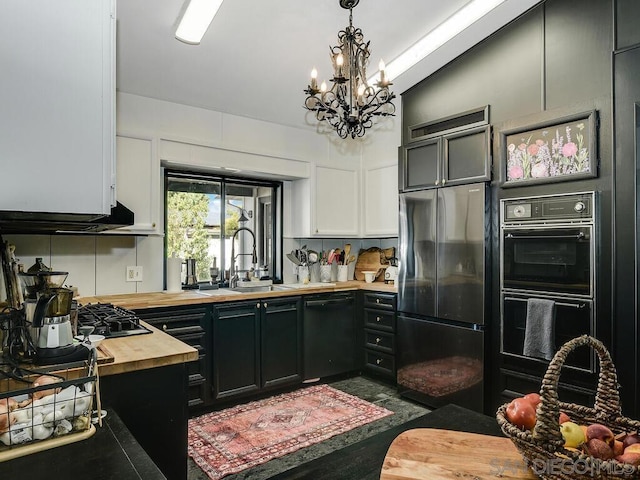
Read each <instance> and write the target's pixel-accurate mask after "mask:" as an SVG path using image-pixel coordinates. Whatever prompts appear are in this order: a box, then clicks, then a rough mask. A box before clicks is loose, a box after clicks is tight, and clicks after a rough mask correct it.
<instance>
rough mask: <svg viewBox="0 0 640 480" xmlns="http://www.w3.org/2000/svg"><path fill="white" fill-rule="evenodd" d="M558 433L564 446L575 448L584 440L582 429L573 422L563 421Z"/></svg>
mask: <svg viewBox="0 0 640 480" xmlns="http://www.w3.org/2000/svg"><path fill="white" fill-rule="evenodd" d="M560 433H562V437H563V438H564V446H565V447H572V448H575V447H577V446H579V445H582V444H583V443H584V442H585V441H586V438H585V435H584V430H583V429H582V428H581V427H580V425H578V424H577V423H575V422H564V423H563V424H562V425H560Z"/></svg>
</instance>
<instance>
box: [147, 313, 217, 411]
mask: <svg viewBox="0 0 640 480" xmlns="http://www.w3.org/2000/svg"><path fill="white" fill-rule="evenodd" d="M210 312H211V307H208V306H203V305H187V306H181V307H162V308H150V309H144V310H137V311H136V314H137V315H138V317H140V319H142V320H144V321H145V322H147V323H149V324H151V325H153V326H154V327H156V328H158V329H160V330H162V331H163V332H165V333H168V334H169V335H171V336H173V337H175V338H177V339H178V340H181V341H183V342H184V343H186V344H187V345H190V346H192V347H193V348H195V349H196V350H198V360H197V361H196V362H190V363H188V364H187V379H188V387H187V388H188V400H187V402H188V406H189V408H191V409H194V408H196V407H201V406H204V405H207V404H209V403H211V399H210V390H211V389H210V388H209V386H210V383H211V382H210V380H209V378H210V370H209V364H210V360H209V357H210V354H209V352H208V350H209V349H208V348H207V345H208V344H209V342H210V340H209V336H210V328H209V325H210V323H211V321H210V318H211V313H210Z"/></svg>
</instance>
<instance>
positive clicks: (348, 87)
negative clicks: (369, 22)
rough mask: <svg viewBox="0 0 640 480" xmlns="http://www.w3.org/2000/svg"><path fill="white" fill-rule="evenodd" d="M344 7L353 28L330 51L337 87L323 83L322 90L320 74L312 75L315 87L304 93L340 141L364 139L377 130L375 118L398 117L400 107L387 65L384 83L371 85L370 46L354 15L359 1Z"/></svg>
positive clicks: (350, 0) (308, 106) (344, 1)
mask: <svg viewBox="0 0 640 480" xmlns="http://www.w3.org/2000/svg"><path fill="white" fill-rule="evenodd" d="M339 1H340V6H341V7H342V8H345V9H347V8H348V9H349V26H348V27H347V28H345V29H344V30H341V31H340V32H338V42H339V44H338V45H336V46H335V47H330V52H331V53H330V55H331V62H332V63H333V71H334V74H333V78H332V79H331V82H333V85H332V86H331V89H329V90H328V89H327V84H326V83H325V82H322V85H321V86H320V88H319V89H318V81H317V77H318V72H317V71H316V69H315V68H314V69H313V70H312V71H311V84H310V85H309V86H308V87H307V89H306V90H304V92H305V93H306V94H307V98H306V100H305V102H304V106H305V108H306V109H307V110H310V111H312V112H315V114H316V118H317V119H318V121H320V122H321V121H323V120H324V121H326V122H327V123H328V124H329V125H331V127H332V128H334V129H335V131H336V133H337V134H338V135H339V136H340V138H347V136H351V138H356V137H362V136H363V135H364V134H365V130H366V129H367V128H370V127H371V126H373V120H374V117H376V116H378V117H384V116H389V115H394V114H395V111H396V107H395V106H394V104H393V103H391V100H393V99H394V98H395V95H394V94H393V93H392V92H390V91H389V86H390V85H392V83H391V82H389V81H388V80H387V79H386V78H385V74H384V63H383V62H382V60H381V61H380V64H379V69H380V80H379V81H378V82H376V85H375V86H372V85H369V84H368V83H367V63H369V42H367V43H364V35H363V33H362V30H361V29H359V28H355V27H354V26H353V12H352V9H353V7H355V6H356V5H357V4H358V2H359V0H339Z"/></svg>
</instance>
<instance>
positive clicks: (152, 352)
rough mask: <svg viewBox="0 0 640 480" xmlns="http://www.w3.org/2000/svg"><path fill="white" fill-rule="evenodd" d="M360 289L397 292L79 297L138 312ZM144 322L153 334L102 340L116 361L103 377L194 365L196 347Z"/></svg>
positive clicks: (103, 369) (338, 287)
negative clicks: (155, 368)
mask: <svg viewBox="0 0 640 480" xmlns="http://www.w3.org/2000/svg"><path fill="white" fill-rule="evenodd" d="M359 289H360V290H368V291H378V292H390V293H394V292H396V287H395V286H394V285H387V284H385V283H383V282H374V283H365V282H359V281H356V280H353V281H349V282H336V284H335V285H334V286H326V287H325V286H323V287H313V288H292V289H289V290H287V291H272V292H250V293H233V294H229V295H206V292H207V290H204V291H203V292H201V293H198V292H197V291H195V290H184V291H182V292H178V293H166V292H151V293H129V294H121V295H98V296H94V297H79V298H78V302H79V303H80V304H81V305H82V304H87V303H112V304H114V305H117V306H120V307H123V308H128V309H131V310H139V309H144V308H155V307H173V306H180V305H194V304H206V303H217V302H229V301H239V300H250V299H253V298H273V297H287V296H292V295H309V294H314V293H327V292H341V291H349V290H359ZM142 323H143V324H144V326H145V327H147V328H148V329H149V330H151V331H152V332H153V333H152V334H148V335H133V336H130V337H119V338H107V339H105V340H103V343H102V344H101V345H104V347H105V348H106V349H107V350H108V351H109V353H110V354H111V356H113V357H114V360H113V362H110V363H104V364H101V365H100V375H115V374H119V373H126V372H133V371H136V370H144V369H147V368H154V367H162V366H165V365H173V364H176V363H185V362H191V361H194V360H197V359H198V351H197V350H196V349H195V348H193V347H191V346H189V345H187V344H186V343H183V342H181V341H180V340H177V339H175V338H173V337H172V336H171V335H168V334H166V333H165V332H163V331H161V330H158V329H157V328H155V327H153V326H151V325H149V324H148V323H146V322H142Z"/></svg>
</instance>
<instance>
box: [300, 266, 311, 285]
mask: <svg viewBox="0 0 640 480" xmlns="http://www.w3.org/2000/svg"><path fill="white" fill-rule="evenodd" d="M298 283H309V267H307V266H306V265H300V266H299V267H298Z"/></svg>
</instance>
